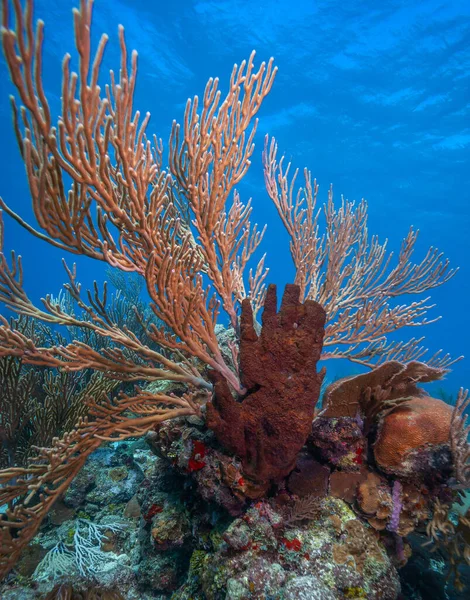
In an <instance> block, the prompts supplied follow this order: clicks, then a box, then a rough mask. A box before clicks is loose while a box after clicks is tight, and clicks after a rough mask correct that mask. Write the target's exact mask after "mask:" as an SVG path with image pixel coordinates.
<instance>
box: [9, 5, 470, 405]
mask: <svg viewBox="0 0 470 600" xmlns="http://www.w3.org/2000/svg"><path fill="white" fill-rule="evenodd" d="M76 4H77V0H37V1H36V3H35V6H36V14H37V16H38V17H41V18H43V19H44V20H45V22H46V40H45V45H44V74H45V88H46V92H47V94H48V97H49V99H50V100H51V103H52V105H53V108H54V109H57V110H58V103H59V97H60V77H61V70H60V68H61V67H60V65H61V60H62V57H63V55H64V54H65V53H66V52H68V51H70V52H71V53H72V55H73V65H74V66H75V67H76V64H77V62H76V57H75V55H74V47H73V27H72V18H71V9H72V7H74V6H75V5H76ZM119 23H122V24H123V25H124V26H125V30H126V38H127V42H128V46H129V48H136V49H137V50H138V52H139V78H138V84H137V91H136V98H135V106H136V107H137V108H139V110H141V111H142V112H145V111H147V110H148V111H150V112H151V113H152V121H151V125H150V132H151V133H156V134H157V136H159V137H162V138H163V140H164V141H166V140H168V137H169V133H170V128H171V123H172V120H173V119H177V120H179V121H181V120H182V118H183V113H184V106H185V102H186V99H187V98H188V97H190V96H193V95H194V94H199V95H201V94H202V92H203V90H204V86H205V83H206V81H207V79H208V78H209V77H213V76H218V77H220V79H221V87H222V89H226V82H228V78H229V76H230V72H231V69H232V66H233V64H234V63H240V62H241V61H242V60H243V59H246V58H248V56H249V55H250V52H251V51H252V50H253V49H255V50H256V51H257V61H261V60H268V59H269V57H270V56H274V58H275V60H276V64H277V66H278V67H279V73H278V75H277V78H276V81H275V84H274V87H273V90H272V92H271V93H270V95H269V96H268V98H267V99H266V100H265V102H264V104H263V107H262V110H261V111H260V113H259V118H260V123H259V128H258V134H257V137H256V144H257V146H256V150H255V153H254V158H253V164H252V167H251V170H250V172H249V174H248V175H247V177H246V178H245V180H244V181H243V184H242V185H241V186H240V192H241V194H242V198H243V199H244V200H247V199H248V197H250V196H251V197H253V203H254V207H255V209H254V215H255V219H256V220H257V221H258V222H259V223H265V222H266V223H267V224H268V231H267V233H266V236H265V240H264V245H263V249H264V250H265V251H266V252H267V253H268V259H267V260H268V263H269V267H270V269H271V272H270V281H272V282H274V283H277V284H279V285H283V284H285V283H287V282H290V281H292V278H293V266H292V263H291V260H290V256H289V250H288V248H289V241H288V237H287V234H286V233H285V231H284V229H283V226H282V224H281V222H280V220H279V218H278V216H277V213H276V211H275V208H274V206H273V205H272V203H271V201H270V200H269V198H268V196H267V193H266V191H265V189H264V183H263V175H262V165H261V151H262V146H263V137H264V135H265V134H266V133H269V134H270V135H274V136H275V137H276V139H277V141H278V143H279V147H280V151H281V152H283V153H285V154H286V157H287V158H288V159H289V160H292V161H293V163H294V165H295V166H298V167H299V168H301V169H302V168H303V167H304V166H306V167H308V168H309V169H310V170H311V171H312V174H313V176H314V177H316V178H317V180H318V182H319V183H320V202H321V201H323V200H326V194H327V190H328V187H329V185H330V183H333V184H334V190H335V194H336V197H337V198H338V199H339V196H340V194H344V195H345V197H347V198H349V199H356V200H360V199H361V198H362V197H365V198H366V199H367V200H368V202H369V217H370V218H369V230H370V232H371V233H376V234H378V235H379V236H380V238H381V239H384V238H388V239H389V240H390V247H391V248H393V249H395V250H397V249H398V248H399V245H400V242H401V239H402V238H403V237H404V236H405V235H406V233H407V231H408V228H409V226H410V225H413V226H415V227H416V228H419V229H420V231H421V234H420V238H419V243H418V248H417V253H418V254H417V258H418V259H419V257H420V256H423V255H424V253H425V252H426V250H427V248H428V247H429V246H430V245H435V246H438V247H439V248H440V249H442V251H443V252H444V253H445V256H447V257H448V258H449V259H450V261H451V263H452V265H453V266H459V267H460V271H459V273H458V274H457V275H456V276H455V277H454V278H453V279H452V280H451V281H450V282H448V283H447V284H446V285H445V286H443V287H442V288H439V289H436V290H433V291H432V300H433V302H435V303H436V304H437V306H436V308H434V309H433V310H432V311H431V313H430V315H429V316H430V317H433V316H437V315H442V317H443V318H442V319H441V320H440V321H438V322H436V323H434V324H432V325H429V326H427V327H425V328H422V329H421V328H419V329H418V330H416V329H413V330H411V331H409V332H408V331H405V332H403V337H404V338H405V337H406V336H409V337H411V336H415V335H426V344H427V346H428V347H429V348H430V350H431V353H433V352H434V351H436V350H438V349H440V348H442V349H443V350H444V351H445V352H449V353H451V354H452V355H453V356H459V355H461V354H466V353H468V352H469V351H468V339H469V334H470V324H469V321H468V314H469V312H470V310H469V309H470V300H469V298H470V251H469V247H468V235H469V231H470V198H469V189H470V164H469V163H470V155H469V152H470V125H469V123H470V86H469V83H470V81H469V80H470V3H469V2H468V1H465V0H458V1H457V0H454V1H450V2H443V1H440V0H426V1H422V2H407V1H398V0H397V1H389V0H384V1H382V2H380V3H377V2H373V1H369V2H367V1H361V2H344V1H339V0H330V1H328V0H327V1H320V2H314V1H311V2H301V1H297V2H286V1H284V0H282V1H275V0H270V1H267V0H261V1H258V2H256V3H253V2H251V1H232V0H231V1H215V2H209V1H192V2H190V1H178V0H175V1H172V2H162V1H154V2H148V3H142V2H140V3H136V2H133V1H130V0H129V1H124V0H114V1H113V2H109V1H105V0H96V2H95V9H94V30H93V38H94V40H95V41H96V40H97V39H98V37H99V35H100V34H101V33H102V32H107V33H108V34H109V35H110V42H109V44H108V48H107V51H106V56H105V61H104V66H105V68H106V69H107V68H113V69H115V70H117V69H118V65H119V46H118V43H117V35H116V32H117V25H118V24H119ZM0 87H1V93H0V132H1V139H2V144H1V145H0V171H1V172H0V186H1V189H0V193H1V195H2V196H3V198H4V199H5V201H6V202H7V203H8V204H10V205H11V206H12V207H14V208H15V210H17V211H18V212H19V213H21V215H23V216H25V217H29V216H30V215H31V210H30V201H29V195H28V189H27V184H26V179H25V175H24V168H23V163H22V161H21V159H20V156H19V152H18V150H17V148H16V142H15V138H14V133H13V129H12V127H11V117H10V107H9V101H8V95H9V93H12V91H13V90H12V86H11V85H10V84H9V81H8V73H7V69H6V66H5V63H4V60H3V58H2V59H0ZM6 221H7V225H6V242H5V248H6V249H10V248H15V249H16V250H17V251H18V252H19V253H21V254H22V255H23V257H24V269H25V286H26V289H27V290H28V292H29V293H30V294H31V296H32V297H33V298H34V299H38V298H40V297H43V296H45V295H46V294H47V293H53V294H57V293H58V291H59V289H60V287H61V286H62V284H63V283H64V281H65V279H66V278H65V274H64V271H63V269H62V266H61V260H60V259H61V258H62V256H63V252H61V251H58V250H56V249H54V248H52V247H50V246H48V245H47V244H45V243H44V242H41V241H40V240H38V239H35V238H33V237H32V236H31V235H29V234H28V233H27V232H26V231H24V230H22V229H21V228H20V227H19V226H17V225H16V223H13V222H12V221H11V220H10V219H6ZM67 258H68V260H69V261H70V262H73V258H74V257H67ZM77 263H78V267H79V271H78V272H79V279H80V280H81V281H82V282H83V284H84V286H87V285H90V283H91V282H92V281H93V279H95V278H96V279H101V278H102V277H103V272H104V269H103V265H101V264H98V263H96V262H93V261H91V260H85V259H79V260H77ZM467 365H468V362H467V361H461V362H460V363H458V364H456V365H455V367H454V369H453V372H452V373H451V374H450V375H449V376H448V377H447V380H446V381H445V382H444V387H445V390H446V392H447V393H448V394H454V395H455V394H456V392H457V390H458V388H459V387H460V386H465V387H469V386H470V377H469V374H468V373H469V370H468V366H467ZM329 368H330V374H331V376H335V375H337V374H345V373H347V372H351V371H352V370H354V369H352V368H351V367H348V366H347V365H346V366H344V365H342V366H341V367H339V366H338V367H337V366H336V365H331V366H329Z"/></svg>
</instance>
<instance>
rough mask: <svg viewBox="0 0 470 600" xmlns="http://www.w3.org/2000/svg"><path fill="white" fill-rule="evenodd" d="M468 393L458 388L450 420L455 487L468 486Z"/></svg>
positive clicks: (469, 426) (469, 427)
mask: <svg viewBox="0 0 470 600" xmlns="http://www.w3.org/2000/svg"><path fill="white" fill-rule="evenodd" d="M469 406H470V395H469V393H468V390H464V389H463V388H460V390H459V393H458V396H457V400H456V402H455V408H454V410H453V412H452V419H451V422H450V449H451V452H452V459H453V464H454V470H455V479H456V483H457V485H456V487H457V489H461V490H468V489H469V488H470V441H469V435H470V424H467V419H468V413H467V410H468V407H469Z"/></svg>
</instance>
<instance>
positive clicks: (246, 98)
mask: <svg viewBox="0 0 470 600" xmlns="http://www.w3.org/2000/svg"><path fill="white" fill-rule="evenodd" d="M253 60H254V52H253V53H252V54H251V56H250V58H249V59H248V61H243V62H242V64H241V65H240V66H239V67H238V66H237V65H235V66H234V68H233V71H232V76H231V78H230V85H229V90H228V93H227V95H226V96H225V98H223V99H222V95H221V92H220V90H219V89H218V87H219V80H218V79H217V78H216V79H210V80H209V82H208V84H207V86H206V90H205V92H204V97H203V100H202V107H201V112H200V114H199V112H198V108H199V99H198V97H197V96H196V97H195V98H194V99H193V101H191V100H188V102H187V104H186V112H185V119H184V126H183V131H181V128H180V126H179V125H178V124H177V123H176V122H173V130H172V134H171V139H170V168H171V170H172V172H173V173H174V175H175V177H176V180H177V181H178V183H179V185H180V188H181V190H183V193H185V195H186V198H187V200H188V202H189V206H190V208H191V211H192V217H193V221H192V222H193V225H194V227H195V228H196V230H197V233H198V239H197V241H198V242H199V244H200V249H201V253H202V255H203V256H204V259H205V263H206V265H207V268H208V271H207V272H208V275H209V277H210V278H211V280H212V281H213V284H214V287H215V289H216V290H217V292H218V294H219V295H220V297H221V298H222V302H223V306H224V309H225V310H226V312H227V313H228V314H229V316H230V319H231V323H232V326H233V327H235V328H236V326H237V316H236V303H237V302H239V301H240V299H243V297H245V295H244V294H245V290H244V287H243V286H242V285H241V281H242V274H243V271H244V269H245V267H246V264H247V262H248V260H249V259H250V257H251V256H252V254H253V253H254V252H255V250H256V249H257V247H258V246H259V244H260V242H261V239H262V237H263V234H264V228H263V230H262V231H261V232H259V231H258V229H257V225H254V226H253V227H252V226H251V224H250V220H249V219H250V215H251V200H250V201H248V203H247V204H246V205H244V204H242V202H241V201H240V198H239V195H238V194H237V193H235V194H234V195H233V202H232V205H231V206H230V208H229V209H228V210H227V208H226V205H227V200H228V197H229V195H230V194H231V192H232V191H233V190H234V188H235V186H236V185H237V184H238V183H239V182H240V181H241V179H242V178H243V177H244V176H245V174H246V172H247V170H248V168H249V166H250V164H251V160H250V159H251V155H252V154H253V150H254V144H253V139H254V136H255V133H256V127H257V121H255V122H254V123H253V124H252V125H251V121H252V119H253V117H254V115H256V113H257V112H258V110H259V108H260V106H261V103H262V100H263V98H264V97H265V96H266V95H267V94H268V93H269V91H270V89H271V87H272V84H273V81H274V77H275V74H276V71H277V68H275V67H273V59H271V60H270V61H269V62H268V64H267V65H266V64H265V63H262V64H261V66H260V68H259V70H258V71H256V72H255V71H254V66H253ZM250 126H251V129H250ZM180 140H181V141H180ZM256 274H257V278H258V279H259V278H261V277H262V278H264V276H263V270H262V267H260V265H258V268H257V270H256ZM252 290H253V291H252V293H257V283H256V282H254V283H253V284H252ZM255 290H256V292H255ZM258 293H259V292H258ZM256 298H257V297H256V296H255V301H256ZM258 302H259V300H258Z"/></svg>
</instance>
